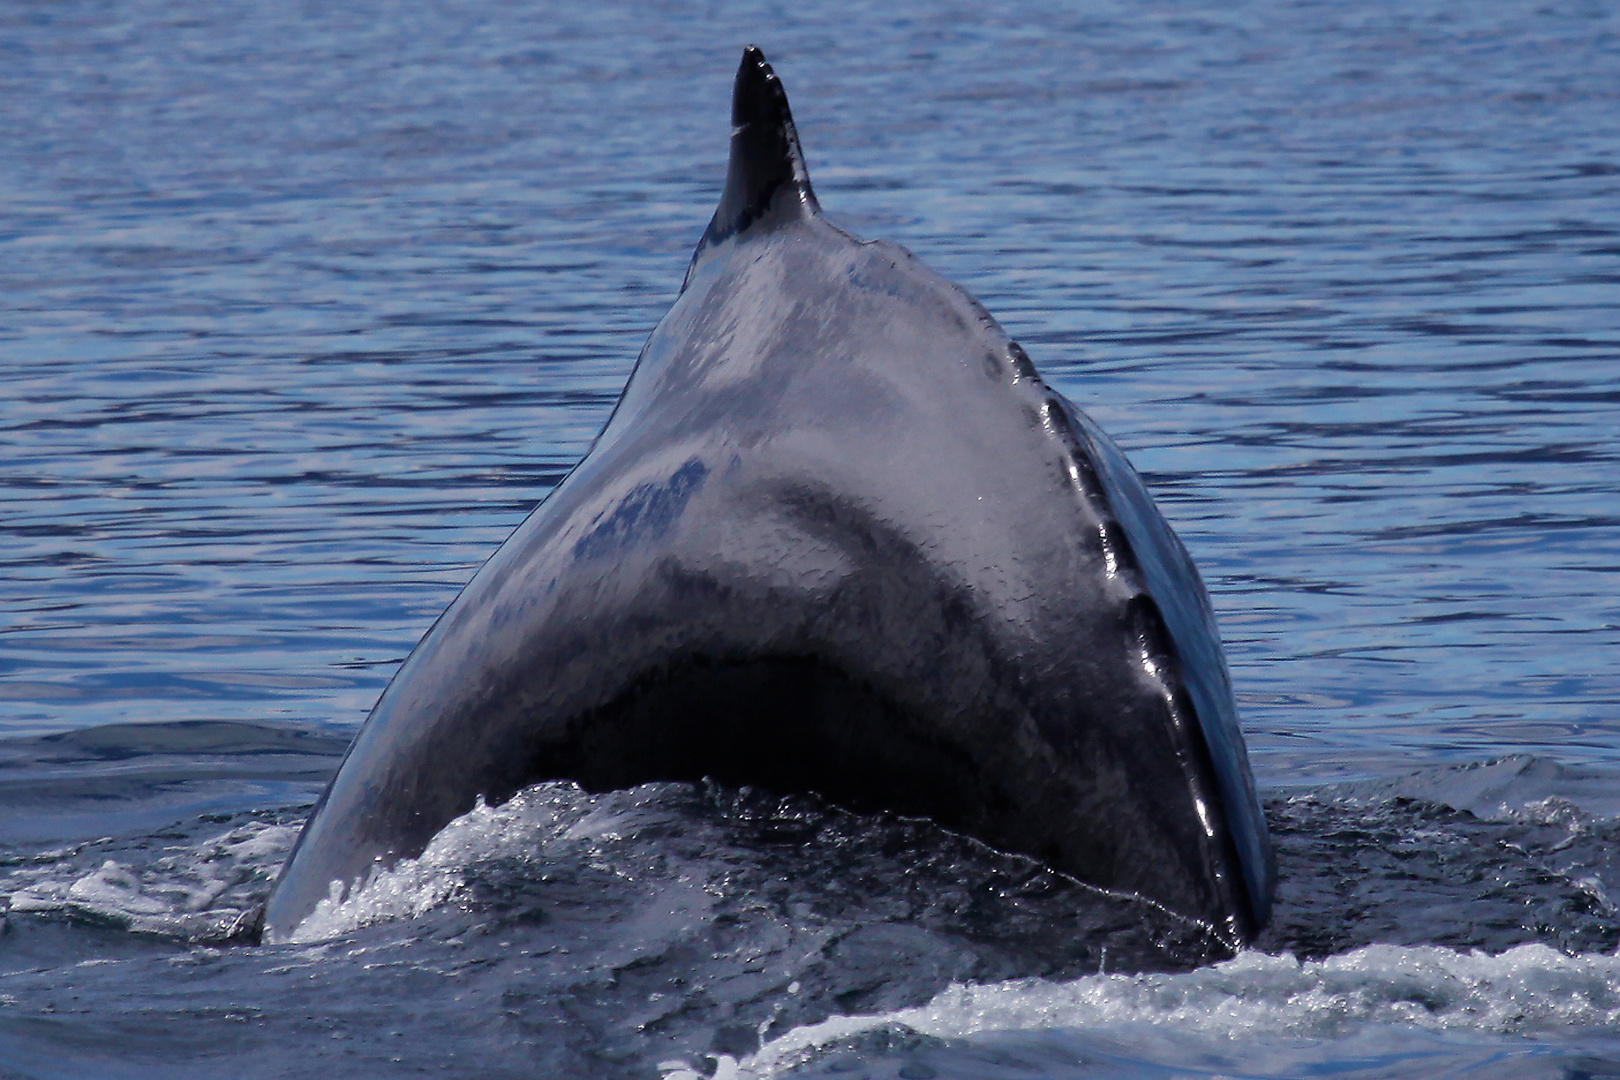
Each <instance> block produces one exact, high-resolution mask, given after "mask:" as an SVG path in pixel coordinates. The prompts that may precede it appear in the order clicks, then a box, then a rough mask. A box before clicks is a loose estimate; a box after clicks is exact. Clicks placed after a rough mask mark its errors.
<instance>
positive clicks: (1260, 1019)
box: [740, 945, 1620, 1080]
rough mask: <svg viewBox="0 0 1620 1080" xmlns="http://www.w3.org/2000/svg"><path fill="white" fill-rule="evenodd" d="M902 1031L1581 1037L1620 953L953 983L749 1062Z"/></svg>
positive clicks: (1376, 960) (1546, 951) (1379, 955)
mask: <svg viewBox="0 0 1620 1080" xmlns="http://www.w3.org/2000/svg"><path fill="white" fill-rule="evenodd" d="M896 1025H899V1026H902V1027H905V1028H909V1029H911V1030H912V1031H915V1032H917V1033H919V1034H922V1035H928V1036H934V1037H937V1038H945V1039H952V1038H966V1037H970V1036H973V1035H976V1034H980V1033H985V1032H992V1031H1014V1030H1017V1031H1030V1030H1050V1029H1077V1030H1081V1029H1083V1030H1085V1031H1087V1032H1091V1033H1106V1032H1109V1031H1115V1032H1121V1033H1124V1032H1128V1031H1130V1030H1131V1029H1134V1028H1138V1027H1140V1026H1143V1025H1151V1026H1156V1027H1158V1028H1160V1029H1161V1030H1163V1029H1165V1028H1170V1029H1173V1030H1175V1031H1177V1032H1178V1033H1181V1034H1196V1035H1201V1036H1206V1037H1211V1038H1218V1039H1222V1040H1227V1039H1238V1038H1242V1037H1245V1036H1261V1035H1265V1036H1298V1037H1306V1038H1311V1039H1334V1038H1344V1037H1348V1036H1351V1035H1355V1034H1357V1033H1358V1032H1362V1031H1365V1030H1366V1029H1367V1028H1369V1027H1375V1026H1384V1025H1389V1026H1396V1027H1401V1028H1411V1027H1417V1028H1421V1029H1426V1030H1431V1031H1472V1032H1482V1033H1494V1034H1502V1035H1530V1036H1535V1035H1554V1036H1567V1033H1568V1032H1569V1031H1570V1029H1572V1028H1574V1029H1583V1028H1585V1029H1597V1030H1611V1031H1612V1030H1615V1029H1616V1028H1620V956H1616V955H1604V954H1590V953H1589V954H1584V955H1579V956H1567V955H1565V954H1563V953H1561V952H1558V951H1557V950H1556V949H1552V948H1549V947H1547V946H1545V945H1523V946H1520V947H1518V948H1515V949H1511V950H1509V951H1507V952H1505V953H1502V954H1500V955H1497V956H1491V955H1487V954H1484V953H1479V952H1468V953H1463V952H1457V951H1455V950H1451V949H1444V948H1438V947H1421V948H1403V947H1398V946H1393V945H1370V946H1367V947H1364V948H1360V949H1356V950H1354V951H1352V952H1348V953H1344V954H1342V955H1339V956H1332V957H1329V958H1327V959H1325V960H1317V961H1307V962H1300V961H1298V960H1296V959H1294V958H1293V957H1292V956H1286V955H1284V956H1271V955H1268V954H1266V953H1262V952H1254V951H1251V952H1244V953H1241V954H1239V955H1238V956H1237V957H1235V958H1234V959H1232V960H1229V961H1226V962H1225V963H1220V964H1213V965H1210V966H1209V967H1205V968H1200V969H1199V970H1197V971H1192V972H1187V973H1182V974H1141V975H1094V976H1089V977H1087V978H1082V979H1078V980H1075V981H1073V982H1066V983H1051V982H1045V981H1042V980H1035V979H1031V980H1019V981H1015V982H1006V983H998V984H991V985H983V986H963V985H953V986H951V987H949V988H947V989H946V990H944V991H943V992H941V993H940V994H939V995H938V996H936V997H935V998H934V999H933V1000H932V1001H930V1002H929V1003H928V1004H926V1005H922V1006H919V1007H916V1008H911V1009H900V1010H897V1011H894V1012H890V1013H882V1014H878V1015H873V1016H838V1017H833V1018H831V1019H829V1020H826V1021H824V1022H822V1023H819V1024H813V1025H809V1026H806V1027H801V1028H796V1029H794V1030H793V1031H790V1032H788V1033H787V1034H785V1035H783V1036H781V1037H779V1038H777V1039H774V1040H772V1041H771V1042H769V1043H767V1044H766V1045H765V1046H763V1047H762V1048H761V1049H760V1050H759V1052H758V1053H756V1054H754V1055H753V1056H752V1057H750V1058H748V1059H746V1060H745V1061H743V1062H741V1063H740V1075H741V1076H744V1077H756V1078H761V1080H763V1078H767V1077H774V1076H779V1075H781V1074H783V1073H785V1072H787V1071H790V1070H791V1069H793V1068H795V1067H796V1066H798V1065H801V1064H803V1063H804V1061H805V1060H806V1059H807V1058H808V1057H809V1056H811V1055H812V1054H813V1053H814V1052H815V1051H816V1050H817V1049H819V1048H823V1047H828V1046H832V1045H835V1044H838V1043H840V1042H843V1041H845V1040H848V1039H851V1038H853V1037H856V1036H859V1035H862V1034H864V1033H867V1032H873V1031H877V1030H879V1029H883V1028H891V1027H894V1026H896Z"/></svg>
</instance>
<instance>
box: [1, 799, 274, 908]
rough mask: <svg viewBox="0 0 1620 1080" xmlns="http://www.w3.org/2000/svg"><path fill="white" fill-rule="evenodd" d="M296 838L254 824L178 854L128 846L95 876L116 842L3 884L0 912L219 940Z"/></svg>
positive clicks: (57, 856)
mask: <svg viewBox="0 0 1620 1080" xmlns="http://www.w3.org/2000/svg"><path fill="white" fill-rule="evenodd" d="M296 836H297V830H296V829H294V828H292V827H290V826H286V825H272V824H267V823H264V822H258V821H249V822H244V823H242V824H240V825H238V826H236V827H234V828H232V829H230V830H228V831H226V832H224V833H220V834H218V835H215V836H212V837H207V838H204V839H202V840H199V841H196V842H193V843H188V844H182V845H176V846H173V847H167V848H158V849H152V848H150V847H146V846H143V845H138V844H137V845H125V849H124V851H123V854H124V857H123V858H120V859H113V858H106V857H102V858H101V859H100V861H99V862H97V863H95V864H93V866H91V867H90V868H88V869H87V863H88V862H89V860H90V859H93V858H95V857H96V856H97V852H98V849H101V850H105V849H106V848H107V847H108V846H109V845H115V844H116V842H115V841H113V840H110V839H103V840H96V841H91V842H87V843H86V844H84V845H81V846H79V847H77V848H72V849H64V850H59V851H51V852H43V853H41V854H39V855H36V856H34V857H33V858H31V859H29V860H28V861H27V862H26V863H23V864H21V865H19V866H17V867H15V868H13V869H12V870H10V872H8V873H6V874H5V875H4V876H3V877H0V900H3V901H4V902H5V903H4V904H3V905H0V906H3V907H4V908H8V909H9V910H10V911H12V912H16V913H18V914H22V913H41V912H54V911H62V912H68V913H71V914H77V915H82V916H89V917H91V918H93V919H98V920H104V921H108V922H111V923H114V924H116V925H122V926H127V927H129V928H130V929H132V930H136V931H140V932H145V933H158V934H168V935H177V936H182V937H184V936H193V937H207V936H218V935H222V934H224V933H225V932H227V931H228V930H229V928H230V927H231V926H232V925H234V923H235V922H236V920H237V919H238V918H239V917H240V916H241V915H242V914H243V913H244V912H245V910H246V907H247V905H248V903H249V902H250V897H249V895H248V894H250V893H251V892H252V891H253V890H254V889H255V883H256V882H262V881H267V880H269V878H270V877H271V876H272V875H273V874H274V872H275V869H276V867H277V866H279V864H280V862H281V860H282V858H283V857H284V855H285V853H286V851H287V850H288V848H290V847H291V846H292V843H293V840H294V838H295V837H296ZM154 856H155V857H154Z"/></svg>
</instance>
